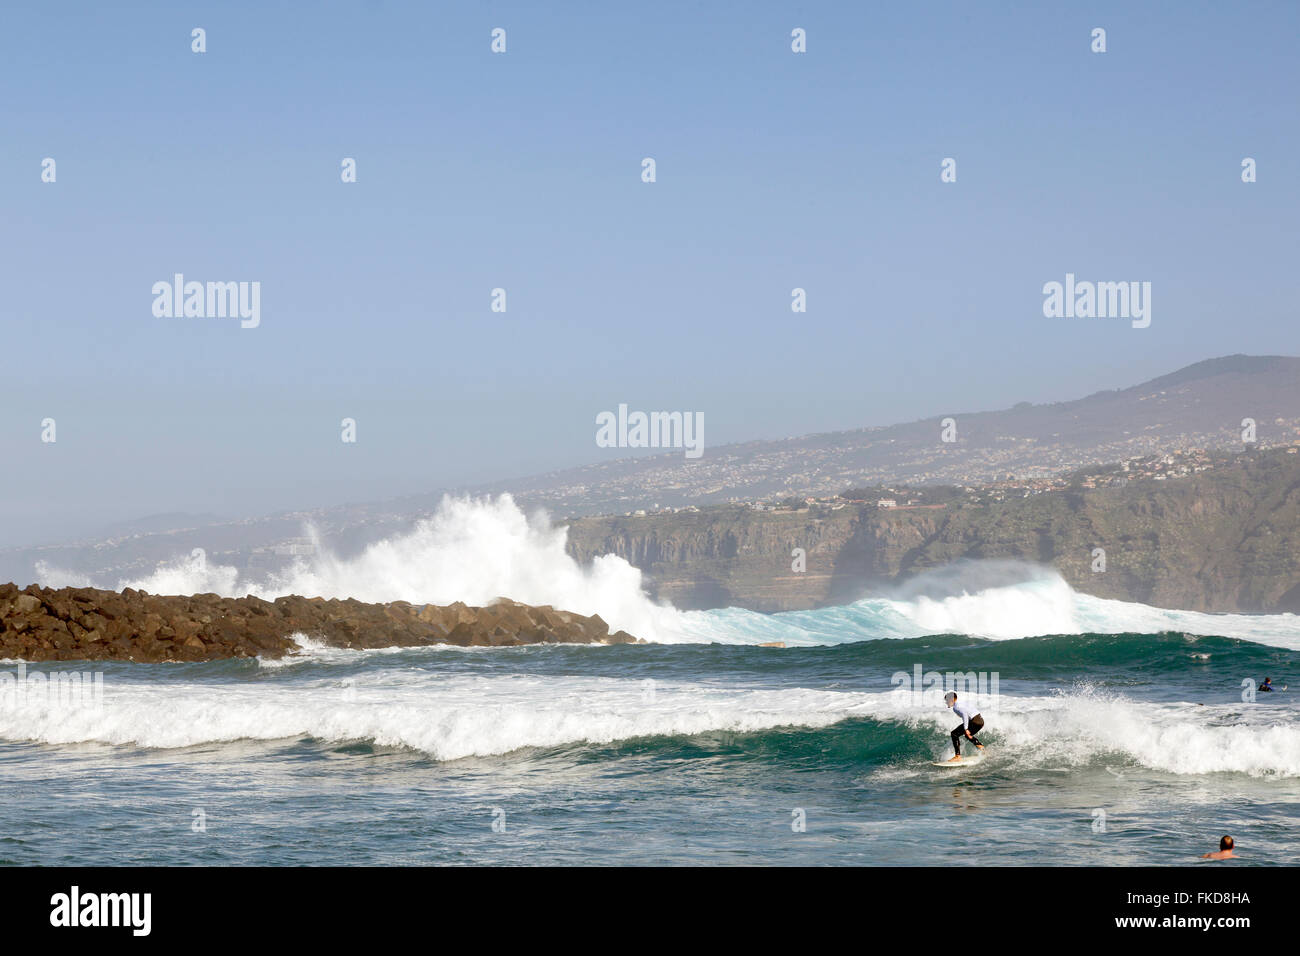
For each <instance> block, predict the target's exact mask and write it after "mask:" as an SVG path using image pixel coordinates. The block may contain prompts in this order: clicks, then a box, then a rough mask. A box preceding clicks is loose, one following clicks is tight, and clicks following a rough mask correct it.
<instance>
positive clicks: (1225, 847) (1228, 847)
mask: <svg viewBox="0 0 1300 956" xmlns="http://www.w3.org/2000/svg"><path fill="white" fill-rule="evenodd" d="M1236 845H1237V844H1235V843H1233V842H1232V837H1230V836H1225V837H1224V838H1223V839H1222V840H1220V841H1219V852H1218V853H1202V854H1201V859H1202V860H1231V859H1234V857H1233V853H1232V851H1233V848H1234V847H1236Z"/></svg>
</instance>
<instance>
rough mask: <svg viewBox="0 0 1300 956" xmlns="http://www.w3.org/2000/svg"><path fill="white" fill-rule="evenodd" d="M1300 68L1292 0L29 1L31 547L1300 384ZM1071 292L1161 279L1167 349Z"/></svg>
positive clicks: (7, 344) (19, 200) (20, 85)
mask: <svg viewBox="0 0 1300 956" xmlns="http://www.w3.org/2000/svg"><path fill="white" fill-rule="evenodd" d="M195 27H202V28H203V29H205V30H206V43H207V52H205V53H194V52H192V51H191V42H192V40H191V30H192V29H193V28H195ZM497 27H500V28H503V29H505V31H506V43H507V48H506V52H505V53H504V54H494V53H492V51H491V49H490V43H491V32H492V30H493V29H494V28H497ZM796 27H800V28H803V29H805V30H806V31H807V52H806V53H802V54H796V53H793V52H792V51H791V46H790V45H791V31H792V30H793V29H794V28H796ZM1096 27H1102V28H1104V29H1105V30H1106V45H1107V51H1106V52H1105V53H1094V52H1092V51H1091V45H1092V37H1091V33H1092V30H1093V29H1094V28H1096ZM1297 36H1300V6H1297V5H1296V4H1295V3H1282V2H1279V3H1232V4H1209V3H1198V4H1192V3H1166V4H1154V3H1142V4H1133V3H1130V2H1124V3H1114V4H1070V5H1066V4H1056V3H1051V4H1043V3H1037V2H1034V3H1023V4H1004V3H998V4H973V3H970V2H968V0H960V2H954V3H950V4H948V3H925V4H885V3H874V2H873V3H862V2H842V3H832V2H785V3H776V2H753V0H747V2H735V3H730V2H727V3H723V2H711V3H685V2H679V3H673V2H660V3H654V4H643V3H636V4H634V3H622V2H617V3H616V2H581V3H579V2H565V3H551V4H539V3H536V2H529V3H505V2H477V0H474V2H471V0H453V2H439V3H396V2H390V0H384V2H370V3H364V2H356V3H326V4H311V5H306V4H289V3H261V2H258V3H253V2H247V3H208V4H186V3H157V4H132V3H124V4H116V3H115V4H91V3H83V4H61V3H50V4H26V5H22V6H21V7H19V6H17V5H11V6H10V8H9V9H7V10H6V12H5V22H4V25H3V29H0V116H2V119H3V149H0V183H2V184H3V185H2V186H0V220H2V221H3V223H4V229H3V231H2V232H0V242H2V243H3V259H2V260H0V261H2V262H3V266H0V276H3V278H4V297H3V303H4V305H3V339H2V340H0V341H2V342H3V349H2V351H0V355H2V356H3V368H4V377H3V380H2V384H0V492H2V494H0V546H4V545H16V544H22V543H28V542H35V541H47V540H54V539H57V538H62V537H64V536H66V535H68V534H70V533H74V532H75V533H80V532H83V531H90V530H92V529H94V528H96V527H98V526H101V525H104V524H107V523H109V522H111V521H115V520H119V519H127V518H132V517H137V516H140V515H145V514H150V513H156V512H162V511H171V510H187V511H211V512H217V513H220V514H224V515H229V516H239V515H247V514H254V513H262V512H266V511H271V510H279V509H291V508H300V507H301V508H307V507H316V506H322V505H330V504H337V503H342V502H344V501H357V500H369V499H375V498H383V497H388V496H390V495H396V494H405V493H414V492H419V491H428V490H432V489H435V488H437V487H441V486H447V485H453V484H464V483H473V482H480V481H487V480H493V479H500V478H507V477H511V476H517V475H523V474H530V473H535V472H539V471H545V470H549V469H552V468H558V467H564V466H568V465H576V464H583V463H587V462H592V461H599V460H602V459H607V458H610V457H617V456H621V455H625V454H627V452H626V451H622V450H619V449H603V448H598V447H597V446H596V444H595V432H596V428H595V416H596V415H597V413H599V412H601V411H604V410H612V409H615V408H617V406H618V404H619V403H627V404H628V405H629V406H631V407H632V408H633V409H646V410H650V409H662V410H683V411H698V412H702V413H703V414H704V417H705V421H706V434H705V437H706V442H707V445H715V446H716V445H718V444H721V443H724V442H729V441H738V440H746V439H752V438H775V437H783V436H785V435H791V434H800V433H806V432H812V431H824V430H830V429H842V428H853V427H860V426H864V425H873V424H885V423H889V422H893V421H898V420H907V419H914V418H918V417H922V416H929V415H941V414H947V413H952V412H958V411H962V410H975V409H983V408H994V407H1002V406H1007V405H1010V404H1013V403H1015V402H1017V401H1021V400H1030V401H1054V400H1059V399H1069V398H1075V397H1079V396H1081V395H1083V394H1087V393H1089V392H1092V391H1095V390H1097V389H1101V388H1112V387H1118V386H1127V385H1130V384H1134V383H1136V382H1138V381H1141V380H1143V379H1145V378H1149V377H1152V376H1154V375H1159V374H1163V373H1165V372H1169V371H1172V370H1174V369H1176V368H1179V367H1181V366H1183V365H1187V364H1189V363H1191V362H1194V361H1199V360H1201V359H1204V358H1208V357H1211V356H1216V355H1223V354H1229V353H1234V352H1247V353H1252V354H1265V353H1268V354H1279V353H1280V354H1296V353H1298V352H1300V347H1298V346H1297V301H1300V299H1298V298H1297V291H1298V290H1297V284H1298V280H1297V276H1298V275H1300V269H1298V268H1297V261H1298V259H1300V240H1298V239H1297V236H1298V235H1300V232H1298V230H1297V219H1298V216H1297V213H1298V212H1300V170H1298V169H1297V162H1298V160H1300V135H1298V133H1297V127H1298V123H1300V119H1298V118H1300V109H1298V108H1297V107H1298V105H1300V104H1298V102H1297V100H1298V98H1300V95H1298V94H1300V75H1298V73H1300V71H1298V69H1297V66H1296V63H1297V56H1296V50H1295V43H1296V38H1297ZM46 157H50V158H53V159H54V160H55V162H56V164H57V165H56V173H57V180H56V182H54V183H46V182H42V181H41V175H42V161H43V160H44V159H45V158H46ZM345 157H351V158H354V159H355V160H356V163H357V179H358V181H357V182H355V183H343V182H341V178H340V170H341V165H340V164H341V162H342V160H343V159H344V158H345ZM644 157H652V158H654V159H655V161H656V163H657V181H656V182H654V183H645V182H642V179H641V169H642V167H641V161H642V159H643V158H644ZM945 157H952V158H954V159H955V160H956V162H957V181H956V182H955V183H942V182H941V181H940V171H941V170H940V164H941V161H942V160H943V159H944V158H945ZM1245 157H1252V158H1254V159H1255V160H1256V162H1257V164H1258V165H1257V169H1258V182H1255V183H1251V184H1245V183H1243V182H1242V181H1241V162H1242V160H1243V158H1245ZM177 272H180V273H183V274H184V275H185V277H186V279H187V280H197V281H201V282H207V281H247V282H253V281H256V282H259V283H260V284H261V316H260V319H261V321H260V325H259V326H258V327H257V328H251V329H244V328H241V327H240V324H239V321H238V319H229V318H226V319H220V318H159V317H156V316H155V315H154V314H153V304H154V295H153V293H152V291H151V290H152V287H153V284H154V283H155V282H158V281H170V280H171V278H172V276H173V274H175V273H177ZM1067 272H1072V273H1075V274H1076V275H1077V276H1078V277H1079V278H1080V279H1093V280H1105V281H1121V280H1136V281H1149V282H1151V283H1152V303H1151V304H1152V321H1151V325H1150V327H1149V328H1146V329H1134V328H1132V327H1131V326H1130V323H1129V322H1128V321H1125V320H1122V319H1048V318H1045V317H1044V315H1043V310H1042V305H1043V294H1042V287H1043V284H1044V283H1046V282H1050V281H1053V280H1056V281H1062V280H1063V279H1064V277H1065V274H1066V273H1067ZM496 287H502V288H504V289H506V293H507V306H508V311H507V312H505V313H504V314H502V313H495V312H493V311H491V309H490V303H491V299H490V296H491V291H492V289H494V288H496ZM795 287H802V288H804V289H806V290H807V297H808V311H807V313H806V314H803V315H797V314H794V313H792V311H791V308H790V302H791V290H792V289H793V288H795ZM344 417H352V418H355V419H356V421H357V424H358V434H357V437H358V440H357V442H356V443H355V444H346V443H344V442H342V441H341V440H340V431H341V429H340V421H341V419H343V418H344ZM45 418H53V419H54V420H55V422H56V428H57V432H56V434H57V441H56V442H54V443H53V444H50V443H45V442H42V441H41V434H42V427H41V422H42V420H43V419H45ZM707 445H706V450H705V455H706V456H707V454H708V450H707Z"/></svg>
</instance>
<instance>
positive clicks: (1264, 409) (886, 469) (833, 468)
mask: <svg viewBox="0 0 1300 956" xmlns="http://www.w3.org/2000/svg"><path fill="white" fill-rule="evenodd" d="M949 417H950V418H952V419H953V422H954V424H955V436H954V437H955V439H956V440H955V441H953V442H945V441H942V440H941V429H942V422H943V419H944V418H949ZM1247 418H1250V419H1252V420H1253V421H1254V422H1255V423H1256V430H1257V438H1258V442H1259V444H1260V446H1262V447H1267V446H1269V445H1274V444H1282V443H1287V442H1290V441H1291V440H1293V439H1294V438H1296V437H1300V358H1292V357H1289V356H1272V355H1271V356H1249V355H1230V356H1226V357H1224V358H1217V359H1210V360H1208V361H1204V362H1197V363H1196V364H1195V365H1189V366H1187V367H1186V368H1183V369H1179V370H1178V371H1176V372H1173V373H1171V374H1169V375H1164V376H1161V377H1160V378H1157V379H1153V380H1152V381H1149V382H1145V383H1143V384H1141V385H1135V386H1133V387H1132V388H1126V389H1117V390H1114V391H1106V392H1096V393H1094V394H1092V395H1089V396H1087V397H1086V398H1081V399H1077V400H1075V401H1069V402H1054V403H1051V404H1044V405H1032V404H1030V403H1028V402H1022V403H1021V404H1019V405H1016V406H1015V407H1014V408H1010V409H1006V410H1003V411H990V412H954V413H953V414H952V415H951V416H941V417H939V418H932V419H924V420H920V421H914V422H908V423H906V424H901V425H892V426H888V427H882V428H866V429H859V430H856V431H846V432H828V433H823V434H817V435H809V436H806V437H803V438H790V439H785V440H783V441H754V442H748V443H745V444H737V445H724V446H721V447H718V448H706V449H705V451H704V455H703V457H701V458H699V459H696V460H693V461H691V460H686V459H684V457H683V455H682V454H681V452H676V453H673V454H665V455H656V456H653V457H649V458H637V459H623V460H621V461H610V462H605V463H603V464H598V465H588V466H586V467H583V468H573V469H569V470H566V471H561V472H553V473H551V474H548V475H543V476H540V477H538V478H534V479H531V480H520V481H512V482H501V483H499V484H497V485H493V486H491V490H494V491H511V492H513V493H514V494H515V495H516V496H517V497H520V498H522V499H525V500H528V501H530V502H537V503H540V504H545V505H547V506H549V507H550V508H551V509H553V511H554V512H555V513H557V514H560V515H583V514H586V515H590V514H600V513H605V514H610V513H614V514H621V513H626V512H628V511H633V510H636V509H641V508H652V507H653V506H654V505H656V504H657V505H660V506H663V507H669V506H679V505H686V504H694V505H703V504H710V503H721V502H728V501H746V500H762V499H769V498H772V497H776V496H782V495H791V494H798V495H827V494H835V493H838V492H839V491H842V490H844V489H846V488H848V487H850V486H852V485H873V484H888V483H892V482H899V483H906V484H912V485H926V484H958V485H980V484H985V483H988V482H992V481H998V480H1002V479H1006V478H1007V477H1009V476H1012V477H1015V478H1034V477H1048V476H1051V475H1059V474H1062V473H1065V472H1069V471H1074V470H1076V469H1079V468H1086V467H1090V466H1095V465H1102V464H1109V463H1113V462H1117V461H1123V460H1126V459H1131V458H1139V457H1142V456H1145V455H1152V454H1158V453H1164V452H1169V451H1175V450H1178V449H1185V448H1207V449H1239V448H1241V447H1242V445H1243V442H1242V421H1243V419H1247Z"/></svg>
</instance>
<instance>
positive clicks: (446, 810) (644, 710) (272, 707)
mask: <svg viewBox="0 0 1300 956" xmlns="http://www.w3.org/2000/svg"><path fill="white" fill-rule="evenodd" d="M557 543H558V548H559V551H558V553H557V551H556V548H557ZM494 549H495V550H494ZM481 555H488V556H489V557H491V558H493V559H494V560H492V561H491V562H490V563H489V564H486V565H481V566H479V565H476V564H475V563H474V562H475V560H476V558H477V557H479V556H481ZM187 562H188V563H187ZM566 562H567V563H566ZM996 571H997V574H995V575H993V577H992V578H990V575H989V573H988V572H989V567H988V566H983V565H981V566H967V567H957V568H951V569H944V571H942V572H941V573H938V574H936V575H933V576H931V578H930V579H929V580H927V579H925V578H924V577H923V578H922V579H918V581H917V582H914V583H913V584H912V585H910V586H909V587H908V589H907V590H906V591H899V592H897V593H893V594H888V595H881V594H877V595H872V596H865V597H864V598H863V599H862V600H860V601H857V602H855V603H853V604H851V605H847V606H844V607H838V608H828V609H822V610H816V611H803V612H789V613H783V614H773V615H763V614H757V613H753V612H749V611H743V610H738V609H727V610H718V611H703V612H681V611H677V610H675V609H672V608H669V607H666V606H662V605H657V604H655V603H654V602H651V601H650V600H649V599H648V598H646V597H645V594H644V591H643V589H642V588H641V582H640V578H639V575H638V573H637V572H636V571H635V569H633V568H631V567H630V566H628V565H626V563H625V562H621V561H620V560H619V559H617V558H604V559H600V561H598V562H597V563H596V565H595V566H591V567H586V568H582V567H578V566H577V565H576V564H575V563H574V562H573V561H572V560H571V559H568V558H567V556H565V555H564V554H563V529H550V528H549V525H548V524H547V523H546V522H545V521H544V520H543V518H541V517H539V516H534V517H533V518H527V517H525V516H523V514H522V512H519V511H518V509H517V508H515V507H514V505H513V503H510V502H508V500H507V502H506V503H504V504H503V503H502V502H501V501H500V500H498V501H496V502H466V501H461V502H454V501H453V502H448V503H445V504H444V508H443V509H442V510H441V511H440V512H439V515H437V516H435V517H434V518H433V519H431V521H430V522H428V523H423V524H421V525H420V526H419V527H417V528H416V529H415V530H414V531H413V532H412V533H411V534H410V535H408V536H405V537H402V538H400V539H396V540H392V541H385V542H382V543H381V544H379V545H376V546H373V547H372V548H370V549H367V550H366V551H365V552H364V553H361V554H358V555H356V556H353V557H351V558H338V557H330V556H328V555H325V554H323V553H318V554H317V555H315V556H312V557H311V558H309V559H304V561H303V562H302V563H301V564H300V565H298V566H296V567H295V568H294V569H292V570H291V571H290V572H288V575H287V576H282V577H279V578H276V579H269V580H266V581H261V582H250V581H246V580H243V579H241V578H240V576H239V573H238V572H237V571H235V570H234V569H230V568H221V567H219V566H209V565H208V564H207V563H206V562H204V563H203V564H201V565H200V564H195V563H193V559H192V558H190V557H187V558H185V559H178V561H177V562H176V563H175V564H174V565H172V566H169V567H166V568H162V569H160V570H159V571H158V573H157V576H156V577H155V578H153V579H150V580H141V581H132V582H116V583H117V584H119V585H120V584H125V583H131V584H133V585H135V586H145V587H146V588H147V589H149V590H158V591H163V590H164V589H165V588H167V586H168V585H170V586H171V589H172V593H185V592H189V593H193V592H195V591H203V590H218V587H214V586H212V585H213V584H214V583H215V584H217V585H219V586H220V589H221V590H222V591H223V593H246V592H247V591H248V590H254V591H260V592H261V593H266V594H270V593H275V592H279V593H290V590H292V592H293V593H322V594H326V595H328V596H356V597H359V598H361V599H363V600H392V599H396V598H403V599H406V600H430V601H434V602H437V603H445V602H446V601H447V600H449V599H452V600H454V599H461V600H466V601H467V602H468V603H482V602H483V601H484V600H490V597H486V598H485V597H484V595H485V593H487V592H495V593H504V594H509V596H511V597H515V598H516V599H518V600H524V601H528V602H530V603H554V604H556V605H557V606H562V607H568V608H570V609H572V610H576V611H580V612H582V613H597V612H598V613H601V614H602V615H603V616H605V618H606V620H607V621H609V622H610V624H611V627H624V628H627V629H628V630H629V631H631V632H632V633H634V634H638V635H640V636H643V637H646V638H647V643H645V644H641V645H625V646H612V647H605V646H555V645H543V646H531V647H521V648H468V649H465V648H452V647H430V648H417V649H385V650H377V651H347V650H340V649H335V648H329V647H325V646H322V645H320V644H318V643H316V642H315V641H313V640H312V639H311V638H310V637H309V636H305V635H304V636H301V638H300V643H301V644H302V647H303V651H302V653H301V654H298V655H296V656H292V657H288V658H284V659H281V660H260V659H246V660H226V661H215V662H206V663H197V664H136V663H130V662H107V663H101V662H96V663H94V664H93V665H91V664H84V665H82V664H74V663H70V662H69V663H60V664H57V665H55V664H42V665H20V664H18V663H17V662H5V663H4V664H3V665H0V768H2V772H3V777H4V780H5V786H4V787H0V863H6V864H25V865H33V864H38V865H63V864H80V865H94V864H110V865H117V864H163V865H168V864H170V865H191V864H222V865H244V864H270V865H279V864H285V865H303V864H307V865H311V864H341V863H346V864H370V865H404V864H498V865H511V864H561V865H564V864H709V865H727V864H765V865H801V864H813V865H823V864H832V865H838V864H864V865H891V866H892V865H936V864H953V865H975V864H993V865H1018V864H1048V865H1074V864H1104V865H1136V864H1189V863H1193V862H1195V861H1196V859H1197V857H1199V855H1200V854H1202V853H1205V852H1208V851H1210V850H1213V849H1215V848H1216V846H1217V843H1218V839H1219V837H1220V836H1221V835H1223V834H1225V833H1227V834H1231V835H1233V836H1234V838H1235V839H1236V841H1237V844H1238V847H1239V850H1238V853H1239V856H1240V860H1239V863H1240V864H1246V865H1295V864H1297V863H1300V835H1297V827H1296V824H1297V816H1298V814H1297V810H1296V808H1297V805H1300V734H1298V733H1297V731H1298V730H1300V712H1298V709H1297V705H1296V695H1297V694H1300V686H1297V688H1296V689H1294V690H1290V691H1284V690H1279V691H1277V692H1274V693H1254V692H1252V689H1253V688H1254V687H1256V686H1257V685H1258V684H1259V683H1260V682H1261V681H1262V680H1263V679H1264V678H1265V677H1271V678H1272V679H1273V680H1274V682H1276V683H1277V684H1278V685H1279V687H1281V686H1282V685H1285V684H1288V683H1291V682H1295V678H1296V676H1297V673H1296V672H1297V666H1296V665H1297V653H1298V651H1300V619H1298V618H1297V617H1295V616H1294V615H1210V614H1198V613H1192V612H1183V611H1169V610H1161V609H1156V608H1150V607H1145V606H1142V605H1135V604H1126V603H1123V602H1117V601H1107V600H1101V599H1098V598H1094V597H1090V596H1087V595H1085V594H1081V593H1079V592H1076V591H1074V590H1072V589H1071V588H1070V587H1069V586H1068V585H1067V584H1066V583H1065V582H1064V581H1063V580H1062V579H1061V578H1060V577H1059V576H1057V575H1056V574H1055V573H1054V572H1051V571H1050V570H1049V569H1042V568H1030V567H1019V568H1008V567H1001V568H997V569H996ZM42 575H43V577H44V578H45V580H43V581H42V583H55V584H57V583H67V582H66V580H61V579H60V578H63V579H66V578H67V574H66V573H63V572H57V571H55V570H53V569H48V568H47V569H43V570H42ZM991 580H992V581H993V582H994V583H990V581H991ZM162 582H166V583H165V584H164V583H162ZM150 584H152V585H153V586H152V587H149V585H150ZM160 584H161V585H162V586H160ZM498 589H499V590H498ZM771 642H783V643H784V644H785V646H784V647H763V646H759V645H761V644H765V643H771ZM57 670H65V671H72V670H81V671H87V672H89V671H92V670H93V671H94V672H95V674H96V676H95V678H94V679H93V680H89V681H87V682H86V683H85V684H83V685H82V688H81V691H80V694H81V696H80V697H76V696H75V695H74V697H75V699H65V698H64V697H59V696H58V695H57V694H55V693H54V692H53V691H51V690H50V687H51V686H52V684H51V682H50V681H48V680H45V679H43V680H42V681H39V682H36V683H33V682H31V680H30V678H31V675H32V674H34V673H44V674H46V675H47V676H48V674H51V673H54V672H55V671H57ZM20 671H22V672H23V674H22V676H23V683H21V684H20V682H19V681H18V680H17V678H18V677H19V676H20ZM5 674H10V675H13V677H12V678H8V677H5V676H4V675H5ZM953 686H955V687H956V689H957V691H958V693H959V694H963V695H968V696H972V697H975V698H976V700H977V702H978V705H979V707H980V709H981V712H982V714H983V715H984V718H985V721H986V727H985V730H984V731H983V732H982V734H981V738H982V739H983V740H984V742H985V743H986V744H987V745H988V750H987V752H986V756H985V759H984V760H983V761H982V762H981V763H980V764H978V765H974V766H969V767H965V768H958V769H947V768H936V767H933V766H931V762H932V761H934V760H940V759H945V758H946V757H947V756H949V755H950V754H951V745H950V742H949V736H948V735H949V732H950V731H951V730H952V728H953V727H954V726H955V725H956V724H957V723H958V722H959V720H958V719H957V718H955V717H954V716H953V715H952V713H951V712H950V711H948V710H947V709H946V708H945V706H944V704H943V702H942V699H941V697H942V691H943V690H944V689H947V688H948V687H953ZM20 687H25V688H26V693H25V695H24V696H21V697H20V696H19V694H18V690H17V689H18V688H20ZM87 688H89V689H87Z"/></svg>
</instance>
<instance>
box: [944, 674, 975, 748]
mask: <svg viewBox="0 0 1300 956" xmlns="http://www.w3.org/2000/svg"><path fill="white" fill-rule="evenodd" d="M943 699H944V702H945V703H947V705H948V706H949V707H951V708H952V712H953V713H954V714H956V715H957V716H958V717H960V718H961V726H960V727H954V728H953V729H952V749H953V750H955V751H956V752H957V753H956V756H954V757H953V758H952V759H950V760H949V761H948V763H956V762H957V761H958V760H960V759H961V739H962V737H965V738H966V739H967V740H969V741H970V742H971V743H973V744H974V745H975V746H976V747H978V748H979V749H980V750H983V749H984V745H983V744H982V743H980V741H979V738H978V737H976V736H975V735H976V734H977V733H979V732H980V731H981V730H983V729H984V718H983V717H981V716H980V712H979V711H978V710H976V709H975V707H974V705H973V704H967V703H965V702H961V703H958V701H957V692H956V691H952V690H950V691H948V693H946V694H944V695H943Z"/></svg>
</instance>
